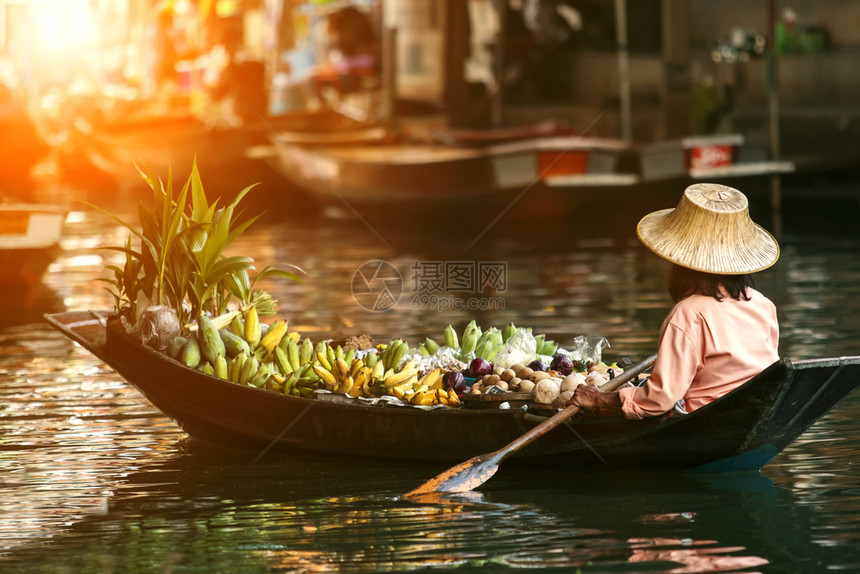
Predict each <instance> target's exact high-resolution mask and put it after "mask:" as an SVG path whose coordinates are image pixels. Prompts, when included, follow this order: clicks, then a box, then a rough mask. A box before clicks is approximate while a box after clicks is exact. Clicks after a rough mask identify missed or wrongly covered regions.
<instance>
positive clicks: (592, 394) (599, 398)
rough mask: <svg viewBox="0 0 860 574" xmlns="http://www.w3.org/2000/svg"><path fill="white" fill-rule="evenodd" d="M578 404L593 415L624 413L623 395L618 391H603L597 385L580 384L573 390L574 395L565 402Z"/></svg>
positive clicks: (588, 413)
mask: <svg viewBox="0 0 860 574" xmlns="http://www.w3.org/2000/svg"><path fill="white" fill-rule="evenodd" d="M565 404H566V405H568V406H569V405H576V406H578V407H579V408H580V409H582V411H583V412H584V413H585V414H586V415H588V416H592V417H610V416H619V415H622V414H623V411H622V410H621V397H620V396H619V395H618V393H617V392H615V391H612V392H609V393H602V392H600V390H598V388H597V387H592V386H589V385H579V386H578V387H576V388H575V389H574V390H573V396H572V397H571V398H570V400H568V401H567V403H565Z"/></svg>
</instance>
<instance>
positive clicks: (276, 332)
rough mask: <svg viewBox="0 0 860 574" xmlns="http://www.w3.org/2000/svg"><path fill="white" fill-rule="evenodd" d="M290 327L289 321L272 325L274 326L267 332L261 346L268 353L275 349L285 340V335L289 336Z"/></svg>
mask: <svg viewBox="0 0 860 574" xmlns="http://www.w3.org/2000/svg"><path fill="white" fill-rule="evenodd" d="M288 326H289V321H276V322H274V323H272V326H271V327H269V330H268V331H266V334H265V335H264V336H263V338H262V339H261V340H260V345H262V346H263V348H264V349H266V350H267V351H271V350H272V349H274V348H275V347H276V346H277V345H278V343H280V342H281V339H283V338H284V335H286V334H287V327H288Z"/></svg>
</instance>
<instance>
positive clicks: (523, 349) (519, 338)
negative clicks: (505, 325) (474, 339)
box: [493, 329, 537, 369]
mask: <svg viewBox="0 0 860 574" xmlns="http://www.w3.org/2000/svg"><path fill="white" fill-rule="evenodd" d="M536 351H537V341H535V338H534V335H532V334H531V333H530V332H529V331H528V330H526V329H517V331H516V332H515V333H514V334H513V335H511V336H510V337H509V338H508V340H507V341H505V347H504V348H503V349H502V350H501V351H499V352H498V353H497V354H496V356H495V357H494V358H493V364H494V365H495V366H497V367H501V368H503V369H509V368H511V367H512V366H514V365H527V364H528V363H530V362H531V361H533V360H534V358H535V353H536Z"/></svg>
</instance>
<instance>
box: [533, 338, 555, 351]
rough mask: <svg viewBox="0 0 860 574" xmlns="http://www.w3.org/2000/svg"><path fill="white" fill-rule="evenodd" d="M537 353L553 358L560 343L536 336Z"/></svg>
mask: <svg viewBox="0 0 860 574" xmlns="http://www.w3.org/2000/svg"><path fill="white" fill-rule="evenodd" d="M535 343H537V345H536V346H535V353H536V354H538V355H546V356H552V355H554V354H555V352H556V351H557V350H558V343H556V342H555V341H550V340H548V339H547V338H546V335H535Z"/></svg>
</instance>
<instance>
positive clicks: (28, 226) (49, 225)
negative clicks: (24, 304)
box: [0, 200, 66, 287]
mask: <svg viewBox="0 0 860 574" xmlns="http://www.w3.org/2000/svg"><path fill="white" fill-rule="evenodd" d="M65 219H66V212H65V210H63V209H61V208H59V207H55V206H52V205H44V204H34V203H12V202H6V201H5V200H4V201H0V286H3V287H29V286H32V285H34V284H36V283H38V282H39V281H40V280H41V278H42V275H43V274H44V272H45V270H46V269H47V267H48V265H49V264H50V263H51V261H53V260H54V259H56V257H57V256H58V255H59V254H60V239H61V237H62V233H63V223H64V222H65Z"/></svg>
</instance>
